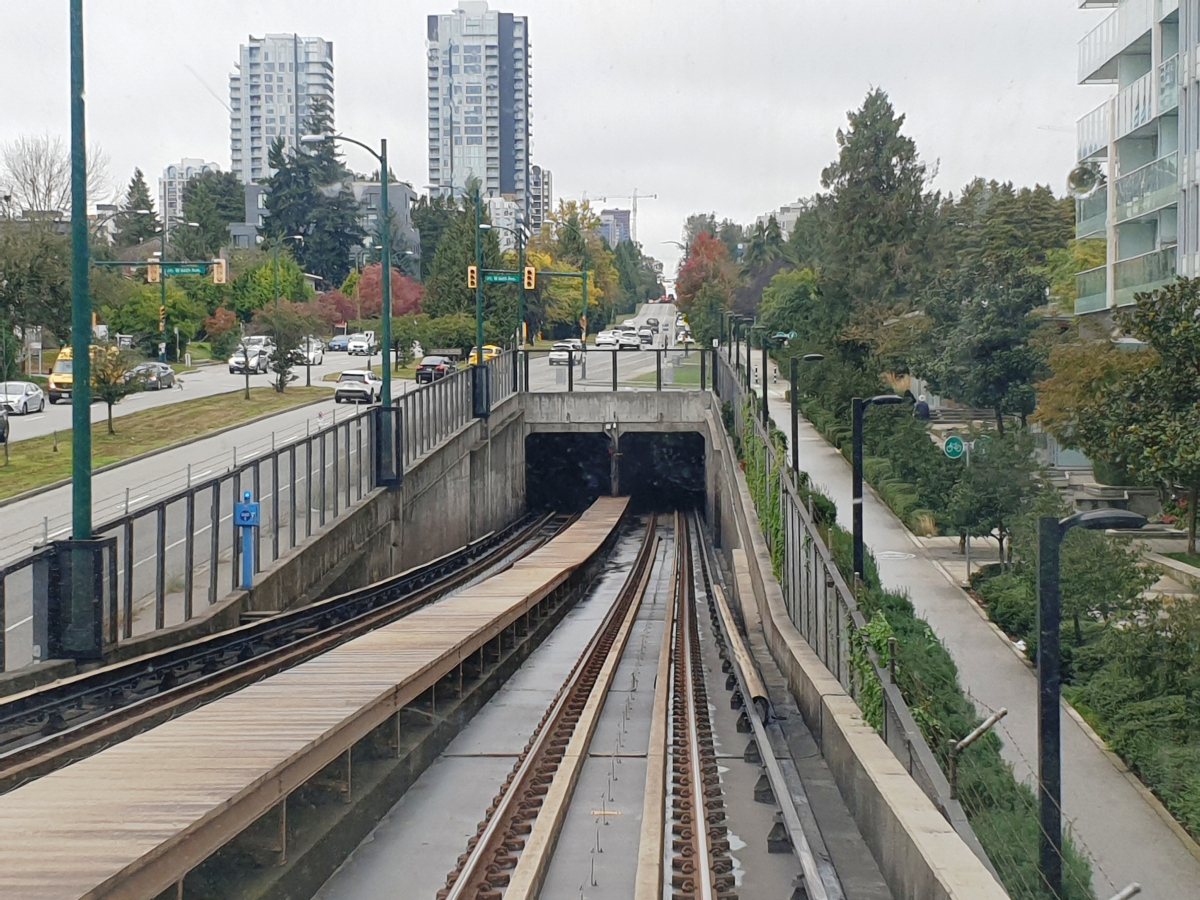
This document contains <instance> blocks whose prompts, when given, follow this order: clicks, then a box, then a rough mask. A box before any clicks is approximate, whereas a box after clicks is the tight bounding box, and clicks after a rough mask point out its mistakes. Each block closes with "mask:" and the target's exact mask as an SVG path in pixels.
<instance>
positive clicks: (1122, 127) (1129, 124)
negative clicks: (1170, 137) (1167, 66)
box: [1115, 72, 1157, 138]
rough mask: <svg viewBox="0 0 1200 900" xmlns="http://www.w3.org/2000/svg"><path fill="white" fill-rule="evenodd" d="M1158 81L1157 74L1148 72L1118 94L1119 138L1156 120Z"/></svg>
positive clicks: (1117, 135) (1117, 134)
mask: <svg viewBox="0 0 1200 900" xmlns="http://www.w3.org/2000/svg"><path fill="white" fill-rule="evenodd" d="M1156 81H1157V78H1156V76H1155V73H1154V72H1147V73H1146V74H1145V75H1143V76H1142V77H1141V78H1139V79H1138V80H1137V81H1135V82H1134V83H1133V84H1131V85H1129V87H1127V88H1125V90H1123V91H1121V93H1119V94H1117V129H1116V131H1117V133H1116V135H1115V136H1116V137H1117V138H1123V137H1125V135H1127V134H1129V133H1131V132H1133V131H1136V130H1137V129H1139V128H1141V127H1142V126H1143V125H1146V124H1148V123H1149V122H1150V121H1151V120H1152V119H1153V118H1154V116H1155V111H1154V100H1155V94H1156V90H1155V82H1156Z"/></svg>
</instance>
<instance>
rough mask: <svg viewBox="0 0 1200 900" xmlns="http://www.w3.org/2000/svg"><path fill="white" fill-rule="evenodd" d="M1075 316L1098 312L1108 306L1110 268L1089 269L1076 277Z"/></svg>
mask: <svg viewBox="0 0 1200 900" xmlns="http://www.w3.org/2000/svg"><path fill="white" fill-rule="evenodd" d="M1075 293H1076V295H1077V296H1076V299H1075V314H1076V315H1079V314H1080V313H1090V312H1097V311H1098V310H1101V309H1104V308H1105V307H1106V306H1108V268H1107V267H1106V266H1100V267H1099V268H1098V269H1088V270H1087V271H1086V272H1080V273H1079V274H1078V275H1076V276H1075Z"/></svg>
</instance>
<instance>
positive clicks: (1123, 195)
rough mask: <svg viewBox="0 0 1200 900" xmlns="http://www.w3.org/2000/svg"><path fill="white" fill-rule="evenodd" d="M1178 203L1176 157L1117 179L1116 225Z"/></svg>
mask: <svg viewBox="0 0 1200 900" xmlns="http://www.w3.org/2000/svg"><path fill="white" fill-rule="evenodd" d="M1178 202H1179V154H1178V153H1177V152H1176V153H1172V154H1170V155H1168V156H1164V157H1162V158H1161V159H1156V160H1155V161H1154V162H1152V163H1150V164H1149V165H1145V166H1142V167H1141V168H1140V169H1135V170H1134V171H1133V172H1130V173H1129V174H1128V175H1125V176H1123V177H1121V178H1119V179H1117V221H1118V222H1127V221H1129V220H1130V219H1136V218H1138V217H1139V216H1144V215H1148V214H1149V213H1152V212H1154V211H1155V210H1159V209H1163V208H1165V207H1167V206H1171V205H1172V204H1174V203H1178Z"/></svg>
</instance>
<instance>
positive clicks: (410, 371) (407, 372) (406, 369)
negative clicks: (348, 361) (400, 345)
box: [294, 363, 417, 381]
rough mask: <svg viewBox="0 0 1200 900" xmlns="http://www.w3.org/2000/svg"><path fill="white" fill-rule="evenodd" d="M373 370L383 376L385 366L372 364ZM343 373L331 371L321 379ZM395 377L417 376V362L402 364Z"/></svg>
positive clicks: (335, 378)
mask: <svg viewBox="0 0 1200 900" xmlns="http://www.w3.org/2000/svg"><path fill="white" fill-rule="evenodd" d="M355 368H356V369H359V368H362V367H361V366H355ZM294 371H297V372H303V371H304V367H303V366H300V367H299V368H298V369H296V370H294ZM371 371H372V372H374V373H375V374H376V375H378V376H379V377H381V378H382V377H383V367H382V366H371ZM341 374H342V373H341V372H330V373H329V374H328V375H326V376H325V377H324V378H322V379H321V380H322V381H337V380H338V377H339V376H340V375H341ZM393 377H394V378H408V379H413V378H416V377H417V364H416V363H413V364H412V365H408V366H401V367H400V368H398V369H396V371H395V373H394V375H393Z"/></svg>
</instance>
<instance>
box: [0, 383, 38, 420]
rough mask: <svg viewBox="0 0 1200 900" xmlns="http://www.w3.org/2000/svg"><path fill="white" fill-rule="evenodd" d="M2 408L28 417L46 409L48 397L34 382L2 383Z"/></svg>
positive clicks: (0, 396)
mask: <svg viewBox="0 0 1200 900" xmlns="http://www.w3.org/2000/svg"><path fill="white" fill-rule="evenodd" d="M0 408H3V409H5V410H6V411H7V412H13V413H16V414H17V415H19V416H27V415H29V414H30V413H35V412H41V411H42V410H43V409H45V408H46V395H45V394H43V393H42V389H41V388H40V387H38V386H37V385H36V384H34V383H33V382H32V381H5V382H0Z"/></svg>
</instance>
